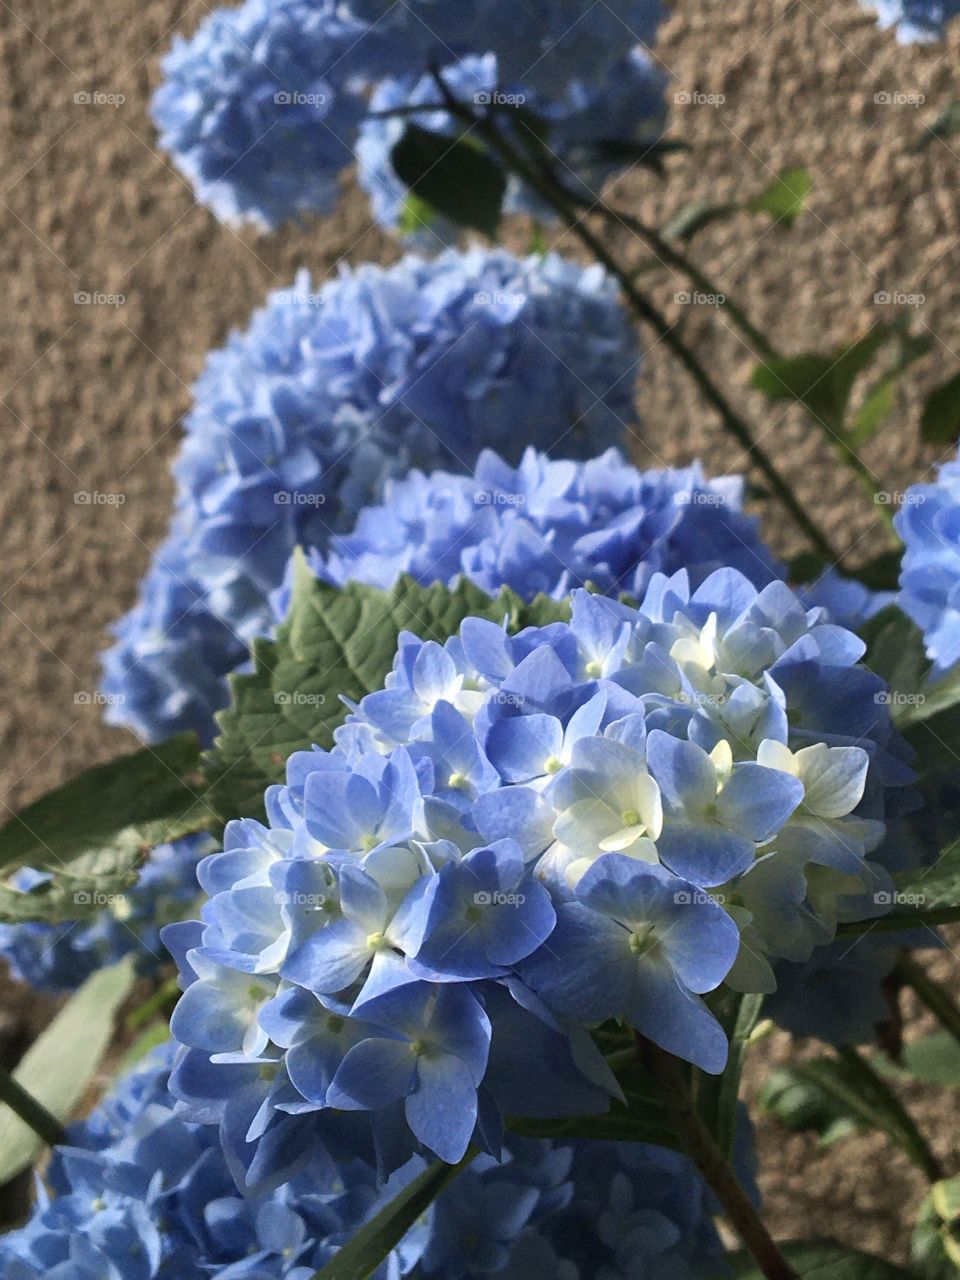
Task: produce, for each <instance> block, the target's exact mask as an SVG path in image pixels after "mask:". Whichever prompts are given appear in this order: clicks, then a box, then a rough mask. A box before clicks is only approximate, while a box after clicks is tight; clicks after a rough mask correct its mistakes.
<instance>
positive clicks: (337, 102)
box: [153, 0, 664, 228]
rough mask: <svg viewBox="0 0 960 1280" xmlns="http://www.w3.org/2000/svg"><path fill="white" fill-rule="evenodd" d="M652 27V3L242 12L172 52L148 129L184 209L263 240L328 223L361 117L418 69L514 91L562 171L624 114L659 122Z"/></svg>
mask: <svg viewBox="0 0 960 1280" xmlns="http://www.w3.org/2000/svg"><path fill="white" fill-rule="evenodd" d="M663 16H664V9H663V6H662V5H661V3H660V0H617V3H613V4H603V5H597V4H594V3H590V2H589V0H553V3H550V4H540V5H537V6H535V7H531V8H529V9H527V10H524V11H523V12H522V13H518V12H517V10H516V6H514V5H507V4H506V3H505V0H494V2H491V0H485V3H483V4H477V3H471V4H468V5H464V4H454V3H452V2H451V0H444V2H443V3H437V2H436V0H419V2H418V3H415V4H411V5H406V4H403V5H397V4H391V5H381V4H379V3H365V2H364V0H358V2H357V3H354V4H350V5H345V4H337V3H335V0H246V2H245V3H244V4H242V5H241V6H240V7H239V8H236V9H234V8H227V9H219V10H216V11H214V12H213V13H212V14H210V15H209V17H208V18H207V19H206V20H205V21H204V22H203V23H202V24H201V26H200V28H199V30H198V31H197V33H196V34H195V35H194V36H193V37H192V38H190V39H189V40H183V39H180V38H178V39H177V40H176V41H175V43H174V46H173V48H172V50H171V52H170V53H169V54H168V55H167V57H166V59H165V61H164V74H165V80H164V83H163V84H162V85H161V87H160V89H159V91H158V92H157V94H156V97H155V99H154V106H153V113H154V119H155V121H156V124H157V128H158V129H159V131H160V139H161V142H162V144H163V145H164V146H165V147H166V148H167V149H168V150H169V151H170V152H171V154H172V156H173V158H174V160H175V162H176V163H177V165H178V166H179V167H180V169H181V170H182V171H183V173H184V174H185V175H186V176H187V178H188V179H189V180H190V182H191V184H192V185H193V187H194V189H195V191H196V194H197V197H198V199H200V200H202V201H203V202H204V203H206V204H208V205H209V206H210V207H211V208H212V209H213V210H214V212H215V213H216V214H217V216H218V217H220V218H222V219H223V220H225V221H227V222H238V221H242V220H250V221H253V222H255V223H257V224H259V225H260V226H261V227H263V228H270V227H273V226H276V225H277V224H278V223H279V222H282V221H284V220H285V219H287V218H290V217H293V216H295V215H297V214H299V213H302V212H305V211H314V212H321V213H322V212H324V211H326V210H327V209H329V207H330V205H331V204H332V203H333V201H334V199H335V197H336V194H337V189H338V178H339V176H340V174H341V172H342V171H343V170H344V169H345V168H346V167H347V166H348V165H349V164H350V163H351V162H352V159H353V153H354V150H355V146H356V139H357V132H358V128H359V125H360V123H361V120H362V119H363V118H364V116H365V115H366V114H367V112H368V110H371V111H374V112H376V111H379V110H382V109H383V105H384V102H385V101H392V100H393V99H395V98H396V96H397V92H398V90H397V88H396V86H397V85H403V86H405V88H404V89H403V90H400V92H401V93H402V92H404V91H405V90H406V89H409V88H410V87H411V86H412V85H413V84H415V83H416V82H417V81H419V80H420V79H421V77H424V76H426V75H427V73H428V70H429V69H430V68H432V67H438V68H440V69H441V70H443V71H444V72H445V74H448V75H449V76H450V77H451V79H452V80H453V81H454V82H459V81H461V80H462V79H463V74H464V73H463V67H464V62H467V63H470V64H473V63H477V62H478V61H479V62H485V63H486V65H487V67H488V70H489V75H486V76H485V77H484V83H483V84H482V85H479V86H478V88H480V89H484V90H485V91H487V92H492V91H494V90H496V91H501V90H503V87H504V86H505V85H509V86H516V88H515V89H514V90H512V92H515V93H519V94H520V97H521V99H529V100H530V109H531V110H534V109H536V110H537V111H538V113H539V114H541V115H542V116H543V117H544V118H546V119H547V120H549V121H551V123H552V124H553V125H554V127H555V128H556V130H557V133H556V137H554V138H553V142H554V145H555V146H556V147H557V148H558V154H560V155H561V156H563V157H564V159H565V160H569V161H570V162H576V161H578V160H579V159H580V158H581V157H580V156H579V155H578V154H577V153H576V151H575V149H574V148H575V145H576V144H578V143H582V142H584V141H589V142H591V143H593V142H597V141H610V140H616V141H617V142H622V141H623V139H624V138H630V139H632V138H633V137H634V136H635V134H636V132H637V124H636V121H637V119H638V109H639V117H640V118H641V119H642V120H646V119H647V118H648V117H649V114H650V111H651V107H653V110H654V112H655V113H656V114H658V115H662V104H661V105H660V106H659V107H656V106H653V104H652V102H651V97H652V95H651V86H652V84H653V80H654V78H653V76H652V73H651V71H650V69H649V65H648V64H647V63H646V61H645V59H644V56H643V55H642V53H641V51H640V47H639V46H640V45H641V44H642V43H648V42H650V41H652V39H653V37H654V35H655V32H656V29H657V27H658V25H659V23H660V21H661V20H662V18H663ZM472 74H473V73H472V72H469V71H468V72H467V73H466V78H467V79H468V80H469V79H470V78H471V76H472ZM491 77H492V78H491ZM390 86H394V87H393V88H391V87H390ZM371 94H372V97H373V99H374V102H373V104H372V105H371V106H370V107H369V108H368V105H367V101H368V97H369V96H371ZM370 123H374V122H373V121H370ZM621 128H623V130H624V132H623V133H621V132H620V130H621ZM621 155H622V152H621ZM593 163H594V162H593V161H592V160H589V159H588V161H587V170H588V171H590V170H591V168H592V166H593ZM621 163H622V161H621ZM378 167H379V168H380V169H383V168H384V167H385V158H384V163H381V164H380V165H379V166H378ZM593 175H594V180H596V170H595V169H594V170H593ZM584 176H585V177H587V176H588V175H587V174H585V175H584ZM588 180H589V179H588ZM381 216H382V211H381Z"/></svg>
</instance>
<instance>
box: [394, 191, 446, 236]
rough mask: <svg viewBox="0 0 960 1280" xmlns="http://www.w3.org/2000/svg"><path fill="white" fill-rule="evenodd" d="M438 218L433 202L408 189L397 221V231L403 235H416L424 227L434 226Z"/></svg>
mask: <svg viewBox="0 0 960 1280" xmlns="http://www.w3.org/2000/svg"><path fill="white" fill-rule="evenodd" d="M436 220H437V211H436V209H435V208H434V207H433V205H432V204H427V202H426V200H423V199H421V197H420V196H418V195H417V194H416V192H414V191H408V192H407V194H406V198H405V199H404V202H403V208H402V210H401V212H400V219H399V221H398V222H397V233H398V234H399V235H401V236H412V235H416V234H417V232H418V231H422V230H423V229H424V227H430V226H432V225H433V224H434V223H435V222H436Z"/></svg>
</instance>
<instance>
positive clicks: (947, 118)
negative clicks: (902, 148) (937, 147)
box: [914, 102, 960, 151]
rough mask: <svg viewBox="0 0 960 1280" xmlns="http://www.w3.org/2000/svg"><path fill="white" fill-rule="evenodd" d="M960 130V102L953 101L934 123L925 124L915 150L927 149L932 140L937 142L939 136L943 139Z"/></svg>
mask: <svg viewBox="0 0 960 1280" xmlns="http://www.w3.org/2000/svg"><path fill="white" fill-rule="evenodd" d="M958 132H960V102H951V103H950V105H949V106H947V107H945V108H944V109H943V111H941V112H940V114H939V115H938V116H937V118H936V120H934V121H933V123H932V124H928V125H925V126H924V129H923V133H922V134H921V135H920V139H919V141H918V142H917V143H916V145H915V146H914V151H925V150H926V148H927V147H929V146H930V144H931V142H935V141H936V140H937V139H938V138H939V139H941V140H942V139H943V138H950V137H952V136H953V135H954V134H955V133H958Z"/></svg>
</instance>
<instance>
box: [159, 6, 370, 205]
mask: <svg viewBox="0 0 960 1280" xmlns="http://www.w3.org/2000/svg"><path fill="white" fill-rule="evenodd" d="M355 38H356V37H355V34H354V33H353V32H352V31H351V29H350V26H349V24H347V25H345V24H343V23H341V22H338V21H337V19H336V16H335V14H334V12H333V6H332V5H330V6H327V5H318V4H313V3H309V2H305V0H246V2H245V3H244V4H242V5H241V6H240V7H239V8H225V9H217V10H215V11H214V12H213V13H211V14H210V15H209V17H208V18H207V19H206V21H205V22H203V24H202V25H201V26H200V28H199V30H198V31H197V33H196V35H194V36H193V37H192V38H191V39H190V40H184V39H183V38H182V37H176V38H175V40H174V44H173V47H172V49H171V51H170V52H169V53H168V54H167V56H166V58H165V59H164V62H163V71H164V77H165V78H164V82H163V84H162V85H161V86H160V89H159V90H158V91H157V94H156V96H155V98H154V102H153V116H154V121H155V123H156V126H157V129H158V130H159V133H160V141H161V144H162V145H163V146H164V147H165V148H166V149H167V150H168V151H170V152H171V153H172V154H173V155H174V157H175V158H176V162H177V165H178V166H179V168H180V169H181V170H182V171H183V173H184V174H185V175H186V177H187V178H188V179H189V181H190V183H191V184H192V186H193V187H194V189H195V191H196V194H197V198H198V199H199V200H201V201H202V202H203V203H204V204H207V205H209V206H210V207H211V208H212V209H213V211H214V213H215V214H216V215H217V217H218V218H220V219H222V220H223V221H225V222H228V223H238V222H241V221H245V220H249V221H253V222H255V223H257V224H259V225H260V226H261V227H263V228H269V227H274V226H276V225H277V224H278V223H280V222H283V221H285V220H286V219H287V218H290V217H292V216H294V215H296V214H298V213H301V212H306V211H311V212H317V213H323V212H326V211H327V210H329V209H330V207H331V206H332V205H333V203H334V201H335V200H336V197H337V195H338V192H339V182H338V179H339V176H340V174H341V172H342V171H343V170H344V169H345V168H346V167H347V166H348V165H349V164H350V163H351V161H352V159H353V150H354V146H355V142H356V135H357V129H358V126H359V124H360V120H361V119H362V117H363V115H364V112H365V109H366V106H365V102H364V99H363V96H362V95H361V93H360V86H359V85H357V84H356V83H353V82H352V81H351V80H350V78H349V76H348V74H347V72H348V71H349V57H348V54H349V50H350V45H351V41H352V40H353V39H355Z"/></svg>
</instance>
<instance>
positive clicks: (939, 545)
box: [894, 458, 960, 676]
mask: <svg viewBox="0 0 960 1280" xmlns="http://www.w3.org/2000/svg"><path fill="white" fill-rule="evenodd" d="M894 524H895V526H896V530H897V533H898V534H899V535H900V537H901V538H902V539H903V542H904V544H905V551H904V554H903V563H902V566H901V571H900V593H899V595H898V596H897V603H898V604H899V606H900V608H901V609H902V610H903V611H904V613H906V614H908V615H909V617H911V618H912V619H913V621H914V622H915V623H916V624H917V626H918V627H919V628H920V629H921V631H922V632H923V638H924V641H925V643H926V648H927V657H928V658H930V659H932V661H933V675H934V676H942V675H945V674H946V673H947V672H948V671H949V670H950V669H951V668H952V667H953V666H955V665H956V663H957V661H958V660H960V593H958V588H957V583H958V582H960V460H958V459H956V458H955V459H953V460H952V461H950V462H947V463H944V464H943V466H941V467H940V469H939V472H938V475H937V479H936V482H935V483H933V484H915V485H911V486H910V488H909V489H908V490H907V492H906V493H905V495H904V500H903V503H902V505H901V507H900V510H899V511H898V512H897V514H896V516H895V517H894Z"/></svg>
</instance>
